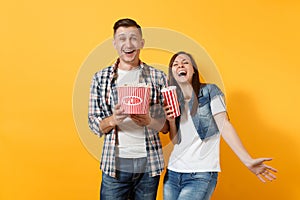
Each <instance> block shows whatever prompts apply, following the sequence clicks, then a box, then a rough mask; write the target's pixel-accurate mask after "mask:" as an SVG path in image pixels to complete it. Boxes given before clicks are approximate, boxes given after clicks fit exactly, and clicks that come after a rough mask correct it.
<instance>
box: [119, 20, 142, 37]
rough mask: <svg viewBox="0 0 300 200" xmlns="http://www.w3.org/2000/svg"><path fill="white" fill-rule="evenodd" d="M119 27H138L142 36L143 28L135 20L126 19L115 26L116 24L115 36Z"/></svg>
mask: <svg viewBox="0 0 300 200" xmlns="http://www.w3.org/2000/svg"><path fill="white" fill-rule="evenodd" d="M119 27H126V28H127V27H136V28H137V29H139V32H140V33H141V35H142V29H141V26H140V25H138V23H136V21H134V20H133V19H129V18H125V19H119V20H118V21H117V22H116V23H115V24H114V35H115V34H116V31H117V29H118V28H119Z"/></svg>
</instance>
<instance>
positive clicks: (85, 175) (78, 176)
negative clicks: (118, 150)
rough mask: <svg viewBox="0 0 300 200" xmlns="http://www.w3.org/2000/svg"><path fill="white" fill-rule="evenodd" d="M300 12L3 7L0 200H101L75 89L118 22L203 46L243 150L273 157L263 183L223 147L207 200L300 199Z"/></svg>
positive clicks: (167, 6) (135, 4) (181, 5)
mask: <svg viewBox="0 0 300 200" xmlns="http://www.w3.org/2000/svg"><path fill="white" fill-rule="evenodd" d="M299 11H300V2H298V1H296V0H286V1H279V0H273V1H270V0H260V1H251V2H244V1H237V0H233V1H215V0H214V1H202V0H201V1H190V0H186V1H178V2H176V1H169V0H166V1H163V2H162V1H157V0H153V1H145V2H143V1H119V0H115V1H92V0H88V1H58V0H54V1H46V2H44V1H37V0H30V1H5V2H2V3H1V7H0V22H1V23H0V25H1V28H0V34H1V37H0V41H1V42H0V44H1V54H0V55H1V59H0V62H1V71H0V83H1V84H0V88H1V98H0V123H1V124H0V156H1V165H0V199H1V200H2V199H3V200H10V199H30V200H34V199H72V200H73V199H99V184H100V175H101V173H100V171H99V163H98V160H96V159H95V158H94V157H93V156H91V155H90V154H89V153H88V151H87V150H86V148H85V147H84V146H83V144H82V142H81V140H80V138H79V135H78V133H77V130H76V127H75V123H74V119H73V111H72V95H73V86H74V82H75V80H76V77H77V73H78V71H79V69H80V66H81V64H82V63H83V61H84V60H85V59H86V57H87V56H88V55H89V53H90V52H91V51H92V50H93V49H94V48H95V47H96V46H97V45H98V44H100V43H101V42H103V41H104V40H106V39H107V38H109V37H111V35H112V26H113V23H114V22H115V21H116V20H117V19H119V18H123V17H131V18H134V19H136V20H137V22H138V23H140V24H141V25H142V26H143V27H162V28H169V29H172V30H176V31H179V32H181V33H184V34H185V35H187V36H189V37H191V38H193V39H194V40H195V41H197V42H198V43H199V44H201V45H202V46H203V47H204V48H205V49H206V50H207V52H208V53H209V54H210V56H211V57H212V59H213V60H214V62H215V63H216V66H217V67H218V70H219V72H220V74H221V76H222V79H223V83H224V86H225V90H226V95H227V104H228V110H229V115H230V118H231V121H232V123H233V124H234V126H235V128H236V129H237V131H238V133H239V135H240V137H241V139H242V141H243V143H244V144H245V146H246V147H247V149H248V150H249V152H250V153H251V155H253V156H254V157H260V156H267V157H273V158H274V160H273V161H272V162H270V165H272V166H274V167H275V168H277V169H278V170H279V173H278V180H276V181H274V182H273V183H268V184H263V183H261V182H259V181H258V179H257V178H256V177H255V176H254V175H253V174H251V173H250V172H249V171H248V170H247V169H246V168H245V167H244V166H243V165H242V164H241V163H240V162H239V160H238V159H237V158H236V156H235V155H234V154H233V153H232V152H231V150H230V149H229V148H228V147H227V145H226V144H225V143H223V142H222V144H221V163H222V164H221V167H222V173H221V174H220V177H219V183H218V185H217V188H216V191H215V193H214V195H213V198H212V199H249V200H250V199H289V200H290V199H291V200H297V199H300V193H299V192H298V191H299V188H300V187H299V186H300V183H299V182H298V177H299V175H298V172H297V171H298V169H299V167H300V161H299V160H300V159H299V158H300V151H299V145H300V136H299V132H300V128H299V118H298V113H299V111H300V108H299V100H300V94H299V85H300V79H299V77H298V76H300V68H299V66H300V59H299V49H298V48H299V46H300V39H299V35H300V28H299V20H300V12H299ZM145 39H146V41H147V38H145ZM144 59H145V61H147V59H148V58H147V56H145V58H144ZM82 106H83V107H86V105H82ZM161 189H162V187H161V186H160V187H159V197H158V199H162V198H161Z"/></svg>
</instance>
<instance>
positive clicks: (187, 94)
mask: <svg viewBox="0 0 300 200" xmlns="http://www.w3.org/2000/svg"><path fill="white" fill-rule="evenodd" d="M179 86H180V88H181V90H182V93H183V96H184V99H185V100H190V99H191V98H192V94H193V87H192V85H191V84H190V83H181V84H179Z"/></svg>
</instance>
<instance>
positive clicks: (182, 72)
mask: <svg viewBox="0 0 300 200" xmlns="http://www.w3.org/2000/svg"><path fill="white" fill-rule="evenodd" d="M186 74H187V73H186V71H179V72H178V76H179V77H183V76H186Z"/></svg>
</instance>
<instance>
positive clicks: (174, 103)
mask: <svg viewBox="0 0 300 200" xmlns="http://www.w3.org/2000/svg"><path fill="white" fill-rule="evenodd" d="M161 92H162V94H163V96H164V99H165V102H166V103H167V105H169V106H171V108H170V109H172V110H173V112H174V117H178V116H179V115H180V110H179V103H178V100H177V94H176V86H169V87H166V88H163V89H162V90H161Z"/></svg>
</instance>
